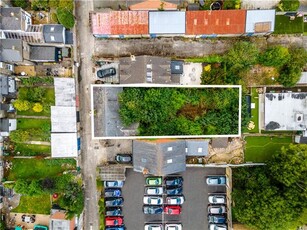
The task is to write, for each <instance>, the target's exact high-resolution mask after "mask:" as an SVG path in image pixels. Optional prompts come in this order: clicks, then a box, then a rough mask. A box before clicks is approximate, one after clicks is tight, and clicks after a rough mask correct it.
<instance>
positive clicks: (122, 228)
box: [105, 226, 125, 230]
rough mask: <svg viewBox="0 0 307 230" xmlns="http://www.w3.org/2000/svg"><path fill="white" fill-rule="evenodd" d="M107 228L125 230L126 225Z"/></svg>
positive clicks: (107, 228)
mask: <svg viewBox="0 0 307 230" xmlns="http://www.w3.org/2000/svg"><path fill="white" fill-rule="evenodd" d="M105 230H125V226H118V227H106V229H105Z"/></svg>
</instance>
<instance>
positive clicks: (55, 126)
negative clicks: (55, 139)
mask: <svg viewBox="0 0 307 230" xmlns="http://www.w3.org/2000/svg"><path fill="white" fill-rule="evenodd" d="M51 131H52V132H56V133H74V132H77V112H76V107H73V106H71V107H65V106H51Z"/></svg>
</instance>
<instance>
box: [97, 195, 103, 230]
mask: <svg viewBox="0 0 307 230" xmlns="http://www.w3.org/2000/svg"><path fill="white" fill-rule="evenodd" d="M98 205H99V230H104V229H105V224H104V223H105V216H104V214H105V205H104V197H101V198H100V199H99V201H98Z"/></svg>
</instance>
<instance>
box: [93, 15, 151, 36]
mask: <svg viewBox="0 0 307 230" xmlns="http://www.w3.org/2000/svg"><path fill="white" fill-rule="evenodd" d="M90 17H91V26H92V32H93V34H94V35H142V34H148V11H110V12H92V13H91V15H90Z"/></svg>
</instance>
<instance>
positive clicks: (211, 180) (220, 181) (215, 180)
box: [206, 176, 226, 185]
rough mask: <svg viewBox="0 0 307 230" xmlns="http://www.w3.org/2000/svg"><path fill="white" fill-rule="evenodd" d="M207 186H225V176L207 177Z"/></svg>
mask: <svg viewBox="0 0 307 230" xmlns="http://www.w3.org/2000/svg"><path fill="white" fill-rule="evenodd" d="M206 182H207V185H226V176H208V177H207V179H206Z"/></svg>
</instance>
